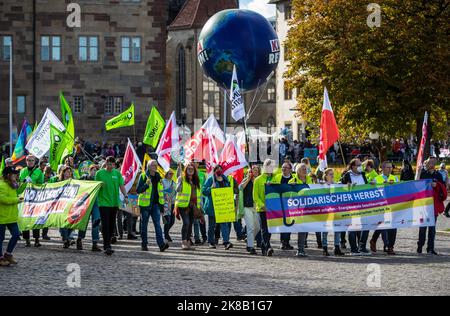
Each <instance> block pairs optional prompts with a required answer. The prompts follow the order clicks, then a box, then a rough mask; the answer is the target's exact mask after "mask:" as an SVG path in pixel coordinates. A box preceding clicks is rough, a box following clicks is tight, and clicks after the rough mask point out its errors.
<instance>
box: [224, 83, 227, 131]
mask: <svg viewBox="0 0 450 316" xmlns="http://www.w3.org/2000/svg"><path fill="white" fill-rule="evenodd" d="M223 132H224V133H225V137H226V135H227V89H226V88H224V89H223Z"/></svg>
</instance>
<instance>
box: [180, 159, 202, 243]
mask: <svg viewBox="0 0 450 316" xmlns="http://www.w3.org/2000/svg"><path fill="white" fill-rule="evenodd" d="M200 200H201V193H200V179H199V177H198V171H197V168H196V167H195V165H194V164H193V163H189V164H188V165H186V167H185V168H184V171H183V175H182V176H181V177H180V178H178V184H177V195H176V199H175V215H176V217H177V219H178V220H180V218H181V220H182V221H183V226H182V228H181V240H182V245H181V248H182V249H183V250H195V248H193V247H192V246H191V244H190V243H189V237H190V236H191V235H192V225H193V224H194V219H195V217H201V215H200V214H201V203H200Z"/></svg>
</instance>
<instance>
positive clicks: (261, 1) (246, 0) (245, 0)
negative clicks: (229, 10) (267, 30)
mask: <svg viewBox="0 0 450 316" xmlns="http://www.w3.org/2000/svg"><path fill="white" fill-rule="evenodd" d="M267 2H269V0H240V1H239V5H240V7H241V9H249V10H253V11H256V12H258V13H261V14H262V15H264V16H265V17H266V18H270V17H272V16H275V10H276V7H275V5H274V4H267Z"/></svg>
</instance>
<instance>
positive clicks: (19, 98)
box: [17, 95, 26, 114]
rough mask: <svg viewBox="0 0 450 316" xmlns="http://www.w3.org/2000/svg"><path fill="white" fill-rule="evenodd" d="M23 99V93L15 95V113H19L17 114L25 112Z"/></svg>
mask: <svg viewBox="0 0 450 316" xmlns="http://www.w3.org/2000/svg"><path fill="white" fill-rule="evenodd" d="M25 100H26V99H25V96H24V95H19V96H17V113H19V114H23V113H25V107H26V103H25Z"/></svg>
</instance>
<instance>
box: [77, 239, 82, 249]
mask: <svg viewBox="0 0 450 316" xmlns="http://www.w3.org/2000/svg"><path fill="white" fill-rule="evenodd" d="M77 250H83V241H82V240H81V239H80V238H78V239H77Z"/></svg>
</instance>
